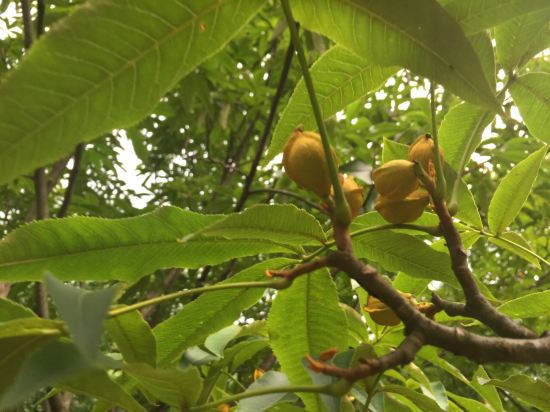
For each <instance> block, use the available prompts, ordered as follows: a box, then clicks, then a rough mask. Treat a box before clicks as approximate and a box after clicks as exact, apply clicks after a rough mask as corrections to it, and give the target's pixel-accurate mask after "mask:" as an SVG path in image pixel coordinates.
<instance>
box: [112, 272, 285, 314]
mask: <svg viewBox="0 0 550 412" xmlns="http://www.w3.org/2000/svg"><path fill="white" fill-rule="evenodd" d="M289 284H290V282H289V281H288V280H287V279H284V278H281V279H276V280H268V281H262V282H235V283H223V284H216V285H212V286H203V287H201V288H194V289H186V290H180V291H178V292H174V293H168V294H166V295H161V296H156V297H154V298H152V299H147V300H143V301H141V302H138V303H134V304H133V305H128V306H121V307H118V308H114V309H111V310H110V311H109V313H108V315H109V317H114V316H120V315H123V314H125V313H128V312H132V311H134V310H136V309H142V308H144V307H146V306H150V305H156V304H157V303H161V302H165V301H167V300H172V299H177V298H180V297H183V296H189V295H197V294H200V293H207V292H215V291H218V290H226V289H250V288H272V289H284V288H287V287H288V286H289Z"/></svg>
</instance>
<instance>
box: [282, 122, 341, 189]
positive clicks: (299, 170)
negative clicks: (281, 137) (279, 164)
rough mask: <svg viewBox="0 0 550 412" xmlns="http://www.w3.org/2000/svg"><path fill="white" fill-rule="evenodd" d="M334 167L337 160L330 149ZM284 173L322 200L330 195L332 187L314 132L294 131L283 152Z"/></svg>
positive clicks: (319, 144)
mask: <svg viewBox="0 0 550 412" xmlns="http://www.w3.org/2000/svg"><path fill="white" fill-rule="evenodd" d="M331 150H332V156H333V158H334V162H335V164H336V167H338V160H337V158H336V153H335V152H334V149H332V148H331ZM283 166H284V168H285V171H286V173H287V175H288V177H290V178H291V179H292V180H293V181H294V182H296V184H298V186H301V187H303V188H304V189H307V190H311V191H312V192H314V193H315V194H317V196H319V197H320V198H322V199H325V198H327V197H328V196H329V195H330V190H331V187H332V184H331V181H330V175H329V169H328V164H327V162H326V159H325V152H324V150H323V144H322V142H321V136H319V135H318V134H317V133H314V132H304V131H302V130H300V129H295V130H294V132H293V133H292V136H291V137H290V139H289V140H288V142H287V143H286V145H285V148H284V150H283Z"/></svg>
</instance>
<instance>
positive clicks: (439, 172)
mask: <svg viewBox="0 0 550 412" xmlns="http://www.w3.org/2000/svg"><path fill="white" fill-rule="evenodd" d="M430 108H431V112H432V137H433V139H434V163H435V175H436V182H435V195H436V196H437V197H438V198H439V199H444V198H445V192H446V191H447V188H446V186H447V182H446V181H445V174H444V173H443V164H442V162H441V158H440V157H439V136H438V133H437V119H436V101H435V83H434V82H433V81H430Z"/></svg>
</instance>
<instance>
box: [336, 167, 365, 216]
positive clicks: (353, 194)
mask: <svg viewBox="0 0 550 412" xmlns="http://www.w3.org/2000/svg"><path fill="white" fill-rule="evenodd" d="M338 178H339V179H340V184H341V185H342V189H343V190H344V195H345V196H346V200H347V202H348V206H349V209H350V212H351V217H352V218H354V217H356V216H357V215H358V214H359V212H361V207H363V201H364V200H365V196H364V193H365V189H364V188H363V187H361V186H359V185H358V184H357V182H356V181H355V179H354V178H353V176H349V175H345V176H344V175H339V176H338Z"/></svg>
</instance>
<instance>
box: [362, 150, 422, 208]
mask: <svg viewBox="0 0 550 412" xmlns="http://www.w3.org/2000/svg"><path fill="white" fill-rule="evenodd" d="M372 180H373V181H374V186H375V187H376V191H377V192H378V194H380V195H381V196H384V197H385V198H386V199H389V200H401V199H404V198H406V197H407V196H408V195H410V194H411V193H412V192H414V191H415V190H416V189H418V186H419V185H420V183H419V181H418V178H417V177H416V175H415V174H414V163H413V162H410V161H408V160H404V159H398V160H390V161H389V162H387V163H384V164H383V165H382V166H380V167H379V168H378V169H375V170H374V171H373V172H372Z"/></svg>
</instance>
